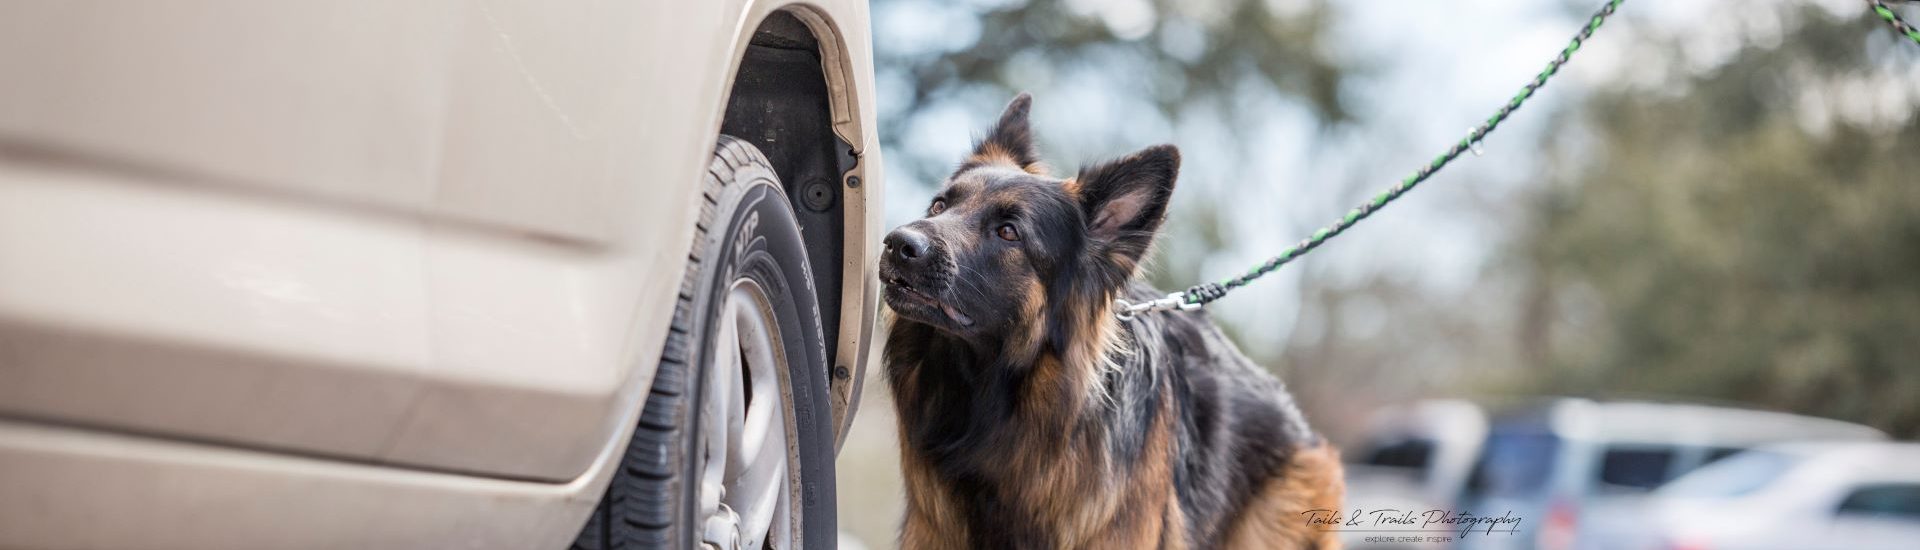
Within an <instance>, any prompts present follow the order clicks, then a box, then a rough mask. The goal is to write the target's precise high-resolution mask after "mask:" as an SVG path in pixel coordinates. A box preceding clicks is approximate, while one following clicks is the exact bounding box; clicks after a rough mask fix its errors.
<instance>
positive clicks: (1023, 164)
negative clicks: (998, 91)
mask: <svg viewBox="0 0 1920 550" xmlns="http://www.w3.org/2000/svg"><path fill="white" fill-rule="evenodd" d="M1031 103H1032V99H1031V98H1030V97H1028V96H1027V95H1026V94H1021V95H1020V96H1019V97H1017V98H1014V100H1013V102H1012V103H1010V104H1008V105H1007V109H1006V112H1005V113H1004V114H1002V115H1000V121H999V122H998V123H997V124H995V125H994V127H993V129H992V130H991V131H989V132H988V134H987V137H986V138H985V139H984V140H982V141H981V142H980V143H979V145H978V146H976V147H975V148H974V152H973V155H971V156H969V157H967V159H966V160H965V161H964V162H963V163H962V164H961V165H960V168H959V169H958V170H955V171H954V173H953V175H952V176H950V177H948V178H947V181H946V183H945V185H944V186H943V188H942V189H941V190H940V192H939V193H937V194H935V195H934V197H933V200H932V201H931V202H930V203H929V204H928V206H927V211H926V216H925V217H924V218H922V219H920V220H916V221H914V222H912V223H908V224H906V225H903V226H900V227H899V228H896V229H894V230H893V232H892V233H889V234H887V237H886V241H885V245H886V249H885V251H884V253H883V257H882V259H881V262H880V280H881V281H882V282H883V283H884V284H885V285H886V289H885V300H886V302H887V305H889V306H891V307H892V308H893V310H894V312H895V313H896V314H897V315H898V318H899V321H897V322H908V323H920V324H924V325H927V326H929V327H932V328H933V329H935V330H938V331H940V332H942V333H945V334H947V335H949V336H952V337H955V338H959V339H962V340H965V341H968V342H970V343H972V344H973V345H974V346H975V347H977V348H999V349H1002V350H1004V351H1005V352H1009V353H1014V354H1022V355H1024V354H1031V353H1037V352H1039V351H1041V350H1042V348H1043V347H1045V346H1050V347H1051V349H1052V351H1054V352H1058V353H1070V351H1069V348H1070V347H1071V346H1070V342H1072V341H1076V340H1077V341H1093V340H1102V339H1104V338H1105V336H1106V334H1104V332H1103V331H1105V330H1107V328H1108V327H1110V326H1111V324H1112V323H1111V321H1110V319H1112V313H1111V311H1112V303H1113V299H1114V298H1115V297H1116V295H1117V293H1119V292H1120V291H1122V290H1123V289H1124V288H1125V287H1126V284H1127V282H1128V280H1129V279H1131V278H1132V277H1133V275H1134V271H1135V270H1136V269H1137V267H1138V265H1139V263H1140V261H1141V259H1142V257H1143V256H1144V255H1145V254H1146V253H1147V250H1148V248H1149V247H1150V246H1151V245H1152V243H1153V238H1154V234H1155V232H1156V231H1157V230H1159V228H1160V223H1161V221H1162V220H1163V219H1164V218H1165V217H1166V210H1167V202H1168V200H1169V199H1170V198H1172V196H1173V183H1174V177H1175V176H1176V174H1177V172H1178V171H1179V168H1180V153H1179V151H1178V150H1176V149H1174V147H1173V146H1171V145H1159V146H1154V147H1148V148H1146V149H1143V150H1141V151H1138V152H1135V153H1133V154H1130V155H1127V156H1125V157H1122V158H1120V159H1117V160H1113V161H1109V162H1104V163H1099V164H1095V165H1092V166H1087V167H1084V168H1082V169H1081V170H1080V171H1079V173H1078V174H1077V175H1075V176H1074V177H1072V178H1069V179H1065V180H1062V179H1058V178H1054V177H1052V176H1049V175H1048V174H1047V171H1046V169H1045V168H1044V167H1043V166H1042V165H1041V164H1040V161H1039V159H1038V158H1037V155H1036V153H1035V149H1034V145H1033V138H1032V135H1031V132H1030V130H1029V127H1028V122H1027V112H1028V107H1029V106H1030V105H1031Z"/></svg>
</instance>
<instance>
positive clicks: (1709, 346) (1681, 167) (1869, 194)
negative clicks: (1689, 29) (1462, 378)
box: [1511, 5, 1920, 437]
mask: <svg viewBox="0 0 1920 550" xmlns="http://www.w3.org/2000/svg"><path fill="white" fill-rule="evenodd" d="M1762 9H1765V8H1762ZM1758 17H1760V18H1761V20H1763V21H1773V22H1776V23H1778V24H1777V25H1761V26H1757V27H1755V28H1759V29H1761V30H1760V31H1756V32H1753V33H1749V35H1748V36H1745V37H1744V39H1743V40H1741V45H1740V46H1739V49H1737V50H1736V51H1733V52H1732V53H1731V54H1730V55H1727V56H1726V57H1725V59H1724V62H1721V63H1720V64H1718V65H1717V66H1714V67H1712V68H1708V69H1705V70H1700V69H1699V68H1698V67H1697V65H1698V64H1699V63H1698V60H1697V59H1695V60H1693V61H1692V62H1689V60H1688V55H1687V54H1686V51H1687V39H1688V38H1689V37H1687V36H1685V35H1676V36H1671V37H1660V36H1640V37H1635V38H1638V39H1639V40H1640V41H1644V44H1645V48H1646V50H1645V51H1642V52H1639V58H1640V59H1647V60H1665V61H1666V62H1667V66H1668V68H1669V69H1668V74H1667V75H1665V78H1663V79H1661V81H1660V82H1659V83H1657V84H1656V85H1654V86H1647V85H1645V83H1631V82H1622V83H1616V84H1614V85H1612V86H1610V87H1608V88H1606V89H1603V90H1601V91H1599V92H1597V93H1596V94H1594V95H1593V96H1592V97H1591V98H1589V100H1588V101H1585V102H1583V103H1581V104H1579V105H1577V106H1574V107H1573V108H1572V109H1571V111H1570V112H1569V113H1567V114H1568V118H1569V119H1570V120H1569V122H1572V123H1574V125H1575V126H1577V127H1579V128H1583V129H1584V130H1585V131H1584V132H1574V133H1565V134H1562V135H1563V136H1564V137H1563V138H1562V139H1560V140H1558V142H1557V143H1555V144H1554V146H1553V147H1551V148H1550V149H1551V150H1552V151H1553V152H1554V153H1555V154H1554V155H1553V161H1552V162H1551V164H1552V166H1553V168H1551V173H1552V175H1551V177H1550V182H1549V184H1548V185H1547V186H1545V188H1544V189H1543V190H1542V192H1541V193H1540V194H1539V195H1538V201H1537V202H1536V203H1535V204H1534V205H1533V206H1534V208H1533V212H1532V216H1531V219H1532V221H1531V227H1530V229H1528V230H1526V231H1524V232H1523V233H1522V236H1521V237H1520V240H1519V241H1518V242H1517V243H1516V246H1515V247H1514V248H1513V250H1512V252H1513V255H1512V256H1513V257H1514V258H1515V259H1516V260H1517V261H1515V262H1514V263H1512V264H1511V266H1512V267H1515V268H1517V269H1519V270H1520V271H1521V272H1523V273H1524V274H1525V278H1526V279H1528V280H1530V281H1531V290H1530V291H1528V292H1525V293H1523V294H1524V297H1523V298H1522V299H1520V300H1518V303H1519V306H1520V308H1519V309H1520V311H1521V314H1520V315H1519V320H1520V327H1518V328H1519V330H1517V331H1515V333H1516V334H1517V335H1518V336H1519V339H1520V340H1521V341H1520V342H1519V345H1520V347H1521V348H1522V349H1523V350H1526V351H1524V352H1523V354H1522V355H1523V356H1524V357H1526V358H1529V359H1531V360H1532V362H1533V363H1534V366H1536V367H1537V366H1546V367H1550V368H1542V369H1538V370H1535V371H1532V372H1535V373H1537V378H1536V379H1535V380H1534V382H1535V384H1534V387H1536V388H1537V389H1540V390H1543V391H1549V392H1556V393H1569V394H1596V393H1602V394H1604V393H1631V394H1651V395H1665V396H1690V397H1708V398H1721V399H1727V400H1734V401H1739V402H1746V403H1751V404H1756V405H1760V406H1766V407H1772V408H1779V409H1785V410H1791V411H1795V412H1802V413H1809V414H1817V415H1823V416H1830V417H1834V418H1841V419H1847V420H1854V421H1859V422H1864V423H1867V424H1870V425H1874V426H1877V427H1880V428H1882V429H1886V430H1888V431H1889V432H1891V433H1894V434H1895V435H1897V436H1903V437H1914V436H1920V399H1916V396H1920V117H1916V116H1915V108H1916V107H1920V49H1916V48H1914V47H1913V44H1910V43H1904V42H1898V41H1896V40H1895V39H1894V35H1893V34H1892V33H1891V32H1890V31H1889V30H1888V29H1886V28H1882V27H1881V26H1880V25H1881V23H1879V22H1878V21H1874V20H1871V19H1869V18H1868V16H1866V15H1861V16H1859V17H1854V18H1846V19H1841V18H1838V17H1835V16H1834V15H1832V14H1830V13H1829V12H1827V11H1825V10H1820V9H1814V8H1804V7H1793V6H1791V5H1789V7H1788V8H1783V9H1781V10H1780V11H1779V12H1777V13H1772V14H1759V16H1758ZM1768 29H1771V30H1768ZM1780 29H1785V30H1784V31H1782V30H1780ZM1642 32H1646V30H1645V29H1642ZM1612 38H1613V39H1628V37H1626V36H1624V35H1619V36H1614V37H1612Z"/></svg>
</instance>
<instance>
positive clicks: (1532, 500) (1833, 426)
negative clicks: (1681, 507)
mask: <svg viewBox="0 0 1920 550" xmlns="http://www.w3.org/2000/svg"><path fill="white" fill-rule="evenodd" d="M1885 437H1886V436H1885V434H1883V433H1881V432H1880V431H1878V430H1875V429H1873V428H1869V427H1866V426H1862V425H1858V424H1852V423H1848V422H1841V421H1837V420H1830V419H1823V418H1813V417H1807V416H1799V415H1793V414H1786V413H1778V412H1767V411H1756V410H1746V409H1737V408H1727V407H1715V406H1705V405H1691V404H1677V403H1656V402H1642V401H1594V400H1588V399H1570V398H1562V399H1552V400H1548V401H1545V402H1542V403H1535V404H1529V405H1526V406H1521V407H1518V408H1515V409H1512V410H1508V411H1505V412H1502V413H1499V414H1496V415H1495V416H1494V420H1493V421H1492V423H1491V427H1490V428H1489V429H1488V433H1487V439H1486V443H1485V445H1484V446H1483V448H1482V450H1481V454H1480V459H1479V462H1478V463H1477V464H1476V465H1475V467H1474V471H1473V474H1472V475H1471V477H1470V478H1469V479H1468V482H1467V487H1466V491H1465V493H1464V495H1463V496H1462V500H1461V507H1462V508H1463V509H1464V510H1466V511H1469V512H1471V513H1474V514H1477V515H1491V516H1500V515H1503V514H1509V513H1510V514H1511V515H1513V516H1515V517H1519V518H1521V519H1522V521H1521V522H1520V523H1519V525H1518V530H1517V532H1515V533H1513V534H1494V535H1492V536H1469V537H1463V538H1462V539H1461V541H1460V542H1461V544H1460V547H1462V548H1470V549H1501V550H1506V549H1527V548H1536V549H1543V550H1567V549H1574V548H1594V547H1602V546H1601V545H1603V544H1604V540H1605V539H1606V536H1607V535H1608V534H1610V533H1614V532H1617V531H1618V530H1619V528H1620V527H1619V526H1620V525H1622V524H1624V523H1628V522H1626V521H1623V520H1622V518H1630V517H1639V516H1641V515H1643V511H1644V508H1639V507H1641V506H1644V497H1645V496H1646V494H1647V493H1648V492H1649V491H1652V490H1653V489H1655V488H1657V487H1659V486H1661V485H1663V484H1665V483H1666V482H1668V481H1670V480H1672V479H1674V478H1676V477H1679V476H1680V475H1682V474H1685V473H1687V472H1689V471H1692V470H1694V469H1695V468H1699V467H1700V466H1702V465H1705V464H1709V463H1712V462H1715V461H1718V460H1721V459H1724V458H1727V457H1729V456H1732V455H1734V454H1736V453H1739V452H1741V451H1744V450H1747V449H1750V448H1753V447H1756V446H1760V445H1765V444H1769V443H1776V442H1784V441H1872V440H1881V439H1884V438H1885Z"/></svg>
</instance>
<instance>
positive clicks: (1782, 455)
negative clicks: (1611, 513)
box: [1606, 443, 1920, 550]
mask: <svg viewBox="0 0 1920 550" xmlns="http://www.w3.org/2000/svg"><path fill="white" fill-rule="evenodd" d="M1646 509H1647V511H1648V512H1647V518H1646V521H1640V522H1636V523H1635V524H1634V525H1630V526H1626V525H1623V526H1621V527H1622V528H1621V529H1619V530H1618V535H1617V537H1616V541H1617V542H1616V543H1615V544H1609V545H1607V546H1606V548H1610V549H1616V550H1906V549H1911V548H1920V444H1913V443H1791V444H1783V445H1777V446H1767V447H1761V448H1758V449H1754V450H1750V451H1746V452H1743V453H1740V454H1738V455H1734V456H1733V457H1731V458H1728V459H1726V460H1722V461H1719V462H1716V463H1714V464H1710V465H1708V466H1706V467H1703V468H1701V469H1699V470H1696V471H1694V472H1692V473H1689V474H1687V475H1685V476H1682V477H1681V478H1679V479H1677V480H1674V482H1673V483H1670V484H1668V485H1666V486H1665V487H1661V488H1660V489H1659V490H1657V491H1654V493H1653V495H1652V497H1651V498H1650V499H1649V500H1648V502H1647V503H1646Z"/></svg>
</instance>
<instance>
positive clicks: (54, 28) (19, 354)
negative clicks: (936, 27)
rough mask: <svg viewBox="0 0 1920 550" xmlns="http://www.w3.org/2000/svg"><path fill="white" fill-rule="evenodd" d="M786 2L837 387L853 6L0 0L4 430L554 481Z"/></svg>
mask: <svg viewBox="0 0 1920 550" xmlns="http://www.w3.org/2000/svg"><path fill="white" fill-rule="evenodd" d="M783 7H792V8H794V9H797V10H799V11H801V12H804V16H803V17H802V19H803V20H806V21H807V22H808V23H809V25H810V26H812V27H815V29H814V30H815V32H816V34H824V35H823V36H821V37H820V38H821V42H822V49H823V50H828V51H823V58H825V60H826V62H827V65H828V67H827V73H828V76H829V79H828V80H829V82H830V85H831V86H832V89H833V90H834V93H835V94H836V97H835V100H834V104H835V105H834V108H835V113H834V115H835V120H836V122H837V123H838V124H837V126H836V127H835V130H836V132H837V133H839V134H840V136H841V138H842V139H845V140H846V141H847V142H848V143H851V144H853V146H854V148H855V150H856V155H857V156H858V157H859V159H860V165H859V167H857V168H856V169H855V170H854V172H852V173H851V174H852V175H856V176H860V177H862V178H863V180H864V181H865V182H867V184H866V185H861V186H859V187H858V188H849V189H848V190H847V193H846V195H845V199H844V200H846V201H847V206H848V207H847V208H846V212H847V220H846V235H847V246H846V249H845V251H844V256H845V261H846V262H847V263H848V268H847V269H846V270H845V272H846V273H847V277H846V278H845V280H843V281H838V282H837V283H838V284H841V285H843V293H842V295H843V296H845V297H846V300H845V301H843V304H842V308H843V311H844V312H845V313H846V314H845V315H843V316H842V319H843V323H842V330H841V331H840V334H843V335H845V337H844V338H842V340H843V341H842V342H840V343H838V344H839V345H838V348H837V351H839V352H840V354H841V355H840V356H841V357H844V358H848V359H842V360H841V361H840V363H841V364H843V365H849V366H851V367H852V369H854V371H855V372H854V374H855V376H854V377H853V379H855V380H857V379H858V374H859V372H860V371H861V370H863V369H864V365H865V362H866V357H867V354H868V353H869V351H868V350H869V346H870V344H871V336H872V334H873V328H872V324H873V322H874V316H875V308H874V307H872V304H873V303H874V299H873V296H874V289H873V288H872V285H871V284H870V283H869V282H868V281H867V274H868V273H871V272H872V269H871V264H872V261H873V258H872V254H873V251H875V250H876V249H877V245H876V244H875V243H877V242H878V237H879V235H878V228H879V227H880V223H879V219H878V216H879V215H880V213H879V209H878V208H877V207H876V208H871V209H869V208H866V205H867V204H875V205H878V204H880V197H879V195H878V193H879V189H880V188H881V187H882V186H881V185H880V183H881V182H880V178H879V173H878V168H877V164H878V162H877V161H878V159H877V156H876V155H877V146H876V144H875V143H874V142H873V141H872V136H871V134H870V133H869V132H867V131H866V130H865V128H868V127H870V126H871V122H870V121H871V120H872V119H873V112H874V110H873V105H872V98H871V94H869V93H864V92H863V91H864V90H871V88H872V76H871V75H872V68H871V55H870V53H869V49H868V48H869V47H870V46H869V44H868V42H867V38H866V33H865V32H864V30H865V29H866V27H867V24H868V23H867V19H866V8H865V4H864V3H861V2H853V1H846V0H827V1H821V2H814V3H809V4H805V5H797V4H791V3H788V2H778V1H774V2H638V3H632V2H587V3H562V4H553V3H545V2H534V1H509V0H492V1H487V0H475V1H451V0H440V1H431V2H397V3H396V2H371V1H358V2H306V3H295V2H272V3H259V2H244V1H215V0H199V1H193V2H169V3H154V4H147V3H132V4H128V3H116V2H51V1H47V2H24V3H10V4H7V5H6V6H3V7H0V75H5V78H6V79H7V85H5V86H0V380H6V381H7V383H5V384H0V416H5V417H12V418H16V419H28V420H33V421H42V422H53V423H58V424H64V425H76V426H85V427H89V428H94V429H101V430H107V431H117V432H126V433H133V434H151V435H157V436H165V437H170V438H180V439H187V440H193V441H202V442H209V443H217V444H224V445H235V446H243V447H251V448H259V449H268V450H275V451H284V452H291V453H298V454H304V455H312V456H320V457H331V458H338V459H345V460H351V461H357V462H364V463H377V464H392V465H402V466H406V467H412V468H421V469H429V470H441V471H450V472H466V473H474V474H481V475H486V476H496V477H506V478H516V479H527V480H539V481H546V482H553V483H577V482H578V481H579V480H580V479H582V478H583V476H584V475H586V474H588V473H589V472H591V471H593V470H594V469H595V468H596V467H598V465H600V463H601V462H604V461H605V460H606V457H607V452H606V451H607V449H608V448H610V447H612V446H615V445H616V444H618V443H622V442H624V437H616V435H617V434H619V433H623V432H622V430H624V429H626V425H627V424H630V423H631V422H632V421H633V417H634V416H635V415H636V414H637V410H638V405H639V404H638V401H639V399H640V396H642V395H644V394H645V389H646V388H647V387H648V384H649V383H650V381H651V377H652V374H653V370H654V367H655V361H656V360H657V358H658V357H659V353H660V346H661V343H662V341H663V339H664V337H665V335H666V332H667V323H668V322H669V320H670V317H671V314H672V311H673V304H674V300H675V297H676V293H677V291H678V287H679V282H680V279H681V275H682V272H683V269H684V266H685V264H686V259H687V256H688V247H689V246H690V243H691V240H692V233H693V230H694V221H695V219H696V217H697V215H698V212H699V204H700V203H699V201H700V200H701V199H700V196H699V193H698V189H699V183H700V181H701V180H702V178H703V177H705V171H706V166H707V162H708V153H709V151H710V150H711V148H712V146H713V143H714V140H715V138H716V136H717V132H718V128H719V126H720V116H721V113H722V112H723V110H724V107H725V104H726V92H727V89H728V86H729V85H730V83H731V78H732V75H733V73H734V69H735V67H736V64H737V63H738V61H739V54H738V52H740V51H742V50H743V49H744V48H745V46H746V44H747V41H748V40H749V39H750V35H751V32H752V29H753V28H754V26H755V25H757V24H758V22H759V21H760V20H762V19H764V18H765V17H766V16H767V14H769V13H771V12H772V11H773V10H775V9H781V8H783ZM843 28H844V29H854V30H855V32H844V33H843V32H839V30H838V29H843ZM853 399H854V396H853V394H852V391H851V387H850V386H849V387H848V388H846V389H845V391H844V392H843V393H842V394H841V395H840V399H839V400H838V401H837V402H836V403H835V405H836V411H835V412H836V418H838V419H841V420H842V421H843V422H844V421H845V420H850V417H851V410H852V408H853V405H854V402H853ZM843 426H844V424H843ZM593 494H595V495H597V490H595V491H594V492H593ZM0 509H3V508H0ZM582 513H584V512H582Z"/></svg>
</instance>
